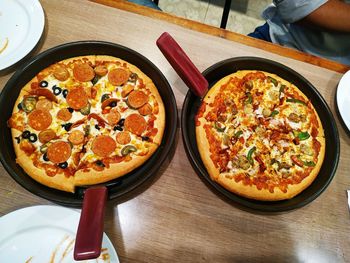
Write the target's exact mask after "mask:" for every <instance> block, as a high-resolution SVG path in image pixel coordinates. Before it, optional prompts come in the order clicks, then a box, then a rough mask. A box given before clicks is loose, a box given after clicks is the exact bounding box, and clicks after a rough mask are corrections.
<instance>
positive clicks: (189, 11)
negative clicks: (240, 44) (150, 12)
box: [159, 0, 272, 35]
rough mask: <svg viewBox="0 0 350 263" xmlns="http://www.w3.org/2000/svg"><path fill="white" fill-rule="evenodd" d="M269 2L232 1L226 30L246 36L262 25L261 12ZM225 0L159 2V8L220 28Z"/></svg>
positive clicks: (254, 0)
mask: <svg viewBox="0 0 350 263" xmlns="http://www.w3.org/2000/svg"><path fill="white" fill-rule="evenodd" d="M271 2H272V1H271V0H232V3H231V9H230V13H229V18H228V21H227V26H226V29H227V30H230V31H234V32H237V33H241V34H245V35H246V34H248V33H250V32H252V31H254V29H255V28H256V27H257V26H259V25H262V24H263V23H264V20H263V19H262V18H261V13H262V11H263V10H264V9H265V8H266V7H267V6H268V5H269V4H270V3H271ZM224 4H225V0H159V7H160V8H161V9H162V10H163V11H164V12H168V13H171V14H174V15H176V16H180V17H184V18H188V19H191V20H195V21H199V22H202V23H205V24H208V25H212V26H216V27H220V23H221V18H222V13H223V8H224Z"/></svg>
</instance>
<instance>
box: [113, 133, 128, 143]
mask: <svg viewBox="0 0 350 263" xmlns="http://www.w3.org/2000/svg"><path fill="white" fill-rule="evenodd" d="M115 139H116V141H117V143H119V144H128V143H129V142H130V141H131V137H130V133H129V132H127V131H122V132H119V133H118V134H117V136H116V138H115Z"/></svg>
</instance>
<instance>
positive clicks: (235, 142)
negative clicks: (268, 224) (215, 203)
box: [196, 70, 326, 201]
mask: <svg viewBox="0 0 350 263" xmlns="http://www.w3.org/2000/svg"><path fill="white" fill-rule="evenodd" d="M196 137H197V145H198V149H199V152H200V155H201V158H202V160H203V163H204V165H205V167H206V168H207V171H208V173H209V175H210V177H211V178H212V180H214V181H216V182H218V183H219V184H220V185H222V186H223V187H225V188H226V189H228V190H230V191H232V192H234V193H236V194H238V195H241V196H244V197H247V198H251V199H256V200H264V201H275V200H284V199H289V198H292V197H294V196H295V195H297V194H299V193H300V192H301V191H303V190H304V189H305V188H306V187H308V186H309V185H310V184H311V183H312V182H313V180H314V179H315V178H316V176H317V174H318V173H319V171H320V168H321V166H322V162H323V159H324V154H325V147H326V145H325V138H324V131H323V128H322V123H321V121H320V118H319V116H318V115H317V112H316V110H315V108H314V107H313V105H312V103H311V101H310V100H309V99H308V98H307V97H306V96H305V95H304V94H303V93H302V92H301V91H300V90H299V89H298V88H297V87H296V86H295V85H293V84H292V83H289V82H288V81H286V80H284V79H282V78H280V77H278V76H277V75H275V74H270V73H267V72H260V71H247V70H245V71H238V72H236V73H233V74H231V75H229V76H227V77H225V78H223V79H221V80H220V81H219V82H217V83H216V84H215V85H214V86H213V87H212V88H211V89H210V91H209V92H208V94H207V95H206V97H205V98H204V99H203V102H202V105H201V107H200V109H199V111H198V113H197V116H196Z"/></svg>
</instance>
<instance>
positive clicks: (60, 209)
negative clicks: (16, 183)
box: [0, 205, 119, 263]
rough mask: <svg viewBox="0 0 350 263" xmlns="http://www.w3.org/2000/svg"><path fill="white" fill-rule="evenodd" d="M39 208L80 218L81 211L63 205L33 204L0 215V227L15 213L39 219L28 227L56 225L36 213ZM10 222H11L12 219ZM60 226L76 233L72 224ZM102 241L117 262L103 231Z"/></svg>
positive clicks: (113, 249) (21, 227)
mask: <svg viewBox="0 0 350 263" xmlns="http://www.w3.org/2000/svg"><path fill="white" fill-rule="evenodd" d="M41 209H44V210H49V212H50V213H49V214H50V215H54V214H55V213H56V214H58V213H65V215H69V216H70V217H73V220H76V221H77V222H78V223H79V218H80V213H81V212H79V211H77V209H73V208H68V207H63V206H59V205H33V206H27V207H23V208H19V209H16V210H13V211H11V212H9V213H7V214H5V215H2V216H1V217H0V228H1V227H2V225H3V224H6V223H8V222H6V221H8V220H9V219H13V218H12V217H15V218H16V216H17V214H19V215H21V216H23V215H25V214H29V215H31V216H33V215H34V217H32V222H35V223H36V222H37V221H36V220H35V218H36V217H37V218H40V220H41V221H40V222H39V224H38V225H35V223H34V224H33V223H32V224H30V226H29V227H30V228H33V227H35V228H36V227H38V226H39V228H40V225H44V224H45V225H44V226H45V227H48V226H53V227H57V226H58V223H56V224H52V221H50V220H49V218H47V217H40V216H39V213H37V212H40V210H41ZM11 223H13V221H12V222H11ZM5 227H6V225H5ZM60 227H61V228H62V227H63V228H64V229H65V230H67V232H73V233H74V234H76V232H77V229H74V226H73V224H69V225H60ZM76 228H78V225H77V226H76ZM26 229H28V227H26V225H22V224H20V225H19V227H18V228H16V229H15V230H16V232H18V231H20V230H26ZM11 230H12V229H11ZM10 234H11V233H10ZM13 234H14V233H13ZM7 236H8V235H1V236H0V243H2V242H3V241H5V240H6V237H7ZM103 241H104V242H105V244H106V245H108V247H109V248H110V249H111V250H112V251H109V254H112V256H113V257H115V258H116V261H115V262H114V263H119V257H118V253H117V251H116V249H115V247H114V246H113V243H112V242H111V240H110V239H109V237H108V236H107V234H106V233H105V232H103Z"/></svg>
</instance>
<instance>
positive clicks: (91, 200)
mask: <svg viewBox="0 0 350 263" xmlns="http://www.w3.org/2000/svg"><path fill="white" fill-rule="evenodd" d="M106 200H107V188H106V187H105V186H101V187H93V188H88V189H87V190H86V191H85V195H84V201H83V209H82V211H81V215H80V221H79V226H78V231H77V236H76V239H75V246H74V259H75V260H87V259H94V258H97V257H99V256H100V254H101V245H102V236H103V219H104V213H105V205H106Z"/></svg>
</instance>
